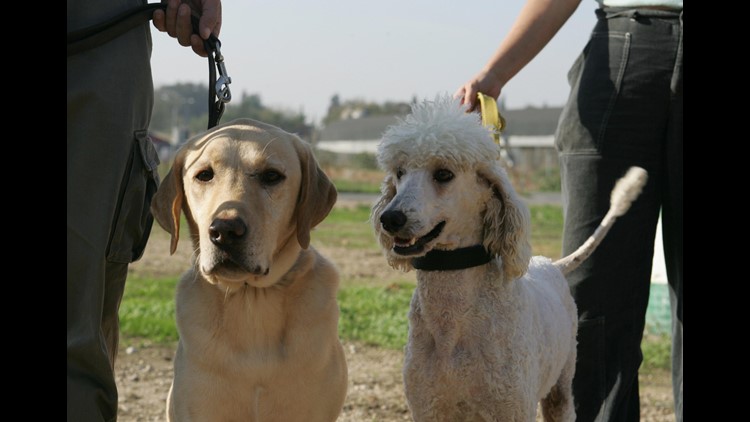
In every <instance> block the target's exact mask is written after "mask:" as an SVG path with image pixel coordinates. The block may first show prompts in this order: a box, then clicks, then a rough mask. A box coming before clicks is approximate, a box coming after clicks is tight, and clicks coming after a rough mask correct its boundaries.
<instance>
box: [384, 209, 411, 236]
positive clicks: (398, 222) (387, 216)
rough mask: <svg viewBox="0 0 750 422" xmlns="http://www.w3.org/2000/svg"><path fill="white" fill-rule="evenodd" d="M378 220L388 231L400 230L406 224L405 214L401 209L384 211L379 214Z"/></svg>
mask: <svg viewBox="0 0 750 422" xmlns="http://www.w3.org/2000/svg"><path fill="white" fill-rule="evenodd" d="M380 222H381V223H382V224H383V228H384V229H385V231H387V232H388V233H395V232H397V231H399V230H401V229H402V228H403V227H404V224H406V214H404V213H402V212H401V211H386V212H384V213H383V214H381V215H380Z"/></svg>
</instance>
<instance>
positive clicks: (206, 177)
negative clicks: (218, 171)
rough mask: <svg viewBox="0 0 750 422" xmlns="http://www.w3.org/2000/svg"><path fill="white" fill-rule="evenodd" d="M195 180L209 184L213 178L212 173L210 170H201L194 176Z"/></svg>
mask: <svg viewBox="0 0 750 422" xmlns="http://www.w3.org/2000/svg"><path fill="white" fill-rule="evenodd" d="M195 178H196V179H198V180H200V181H201V182H209V181H211V179H213V178H214V171H213V170H212V169H210V168H209V169H205V170H201V171H199V172H198V174H196V175H195Z"/></svg>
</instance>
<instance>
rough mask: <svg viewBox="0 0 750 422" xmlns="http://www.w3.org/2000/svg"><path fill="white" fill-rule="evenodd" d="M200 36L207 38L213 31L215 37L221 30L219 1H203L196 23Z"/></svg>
mask: <svg viewBox="0 0 750 422" xmlns="http://www.w3.org/2000/svg"><path fill="white" fill-rule="evenodd" d="M198 28H199V31H200V36H201V38H203V39H204V40H205V39H208V37H210V36H211V34H212V33H213V34H214V35H216V36H217V37H218V36H219V33H220V32H221V2H219V1H217V0H206V1H204V2H203V9H202V10H201V19H200V23H199V24H198Z"/></svg>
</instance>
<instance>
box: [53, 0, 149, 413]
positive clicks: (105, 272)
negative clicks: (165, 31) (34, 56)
mask: <svg viewBox="0 0 750 422" xmlns="http://www.w3.org/2000/svg"><path fill="white" fill-rule="evenodd" d="M139 4H142V2H141V1H140V0H113V1H107V2H100V1H93V0H81V1H78V0H68V2H67V7H68V30H69V31H70V30H74V29H78V28H82V27H85V26H89V25H91V24H94V23H97V22H100V21H102V20H104V19H106V18H108V17H111V16H113V15H115V14H117V13H118V12H121V11H123V10H125V9H128V8H131V7H134V6H138V5H139ZM150 56H151V37H150V32H149V27H148V25H147V24H144V25H143V26H142V27H138V28H135V29H133V30H132V31H130V32H128V33H126V34H124V35H123V36H121V37H119V38H117V39H115V40H113V41H111V42H109V43H107V44H105V45H102V46H100V47H97V48H94V49H92V50H89V51H87V52H84V53H80V54H78V55H75V56H71V57H68V60H67V61H68V65H67V66H68V68H67V87H68V89H67V96H68V103H67V113H68V121H67V150H66V151H67V164H68V165H67V184H68V187H67V239H68V240H67V256H68V261H67V262H68V264H67V273H68V275H67V330H68V336H67V339H68V340H67V352H68V358H67V362H68V372H67V374H68V375H67V401H68V404H67V414H68V416H67V419H68V421H76V422H88V421H112V420H116V417H117V388H116V386H115V380H114V371H113V366H114V360H115V356H116V354H117V343H118V331H119V324H118V317H117V311H118V308H119V305H120V299H121V298H122V293H123V288H124V286H125V278H126V276H127V270H128V264H129V263H130V262H132V261H134V260H136V259H138V258H139V257H140V256H141V254H142V252H143V248H144V246H145V243H146V240H147V238H148V234H149V232H150V228H151V222H152V218H151V216H150V213H149V210H148V206H149V202H150V198H151V195H153V192H154V191H155V190H156V186H157V184H158V175H157V173H156V167H157V165H158V158H157V155H156V152H155V150H154V148H153V145H152V144H151V141H150V140H149V139H148V136H147V132H146V130H147V128H148V124H149V119H150V116H151V108H152V105H153V84H152V81H151V66H150Z"/></svg>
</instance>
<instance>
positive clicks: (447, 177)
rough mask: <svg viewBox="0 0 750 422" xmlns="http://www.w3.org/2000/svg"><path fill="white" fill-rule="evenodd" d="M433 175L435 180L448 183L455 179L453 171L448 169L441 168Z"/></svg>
mask: <svg viewBox="0 0 750 422" xmlns="http://www.w3.org/2000/svg"><path fill="white" fill-rule="evenodd" d="M432 177H434V178H435V181H436V182H438V183H448V182H450V181H451V180H453V172H451V171H450V170H446V169H439V170H437V171H435V174H433V175H432Z"/></svg>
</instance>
